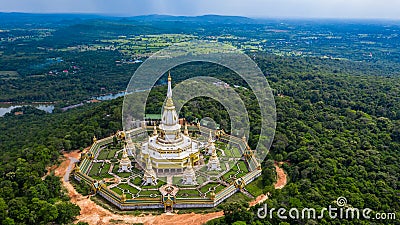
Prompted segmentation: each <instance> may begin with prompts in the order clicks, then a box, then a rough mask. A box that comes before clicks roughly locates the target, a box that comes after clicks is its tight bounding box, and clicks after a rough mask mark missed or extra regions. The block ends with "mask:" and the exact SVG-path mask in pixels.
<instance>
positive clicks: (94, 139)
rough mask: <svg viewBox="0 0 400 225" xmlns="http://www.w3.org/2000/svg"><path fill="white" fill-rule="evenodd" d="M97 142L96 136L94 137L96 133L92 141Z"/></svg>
mask: <svg viewBox="0 0 400 225" xmlns="http://www.w3.org/2000/svg"><path fill="white" fill-rule="evenodd" d="M96 142H97V138H96V135H94V136H93V143H96Z"/></svg>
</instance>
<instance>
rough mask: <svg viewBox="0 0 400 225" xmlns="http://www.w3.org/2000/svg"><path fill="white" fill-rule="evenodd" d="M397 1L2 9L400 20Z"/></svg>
mask: <svg viewBox="0 0 400 225" xmlns="http://www.w3.org/2000/svg"><path fill="white" fill-rule="evenodd" d="M399 8H400V1H396V0H381V1H375V0H347V1H346V0H330V1H328V0H320V1H316V0H282V1H279V2H278V1H272V0H248V1H241V0H229V1H228V0H219V1H215V0H214V1H212V0H203V1H190V2H189V1H185V0H168V1H163V0H147V1H146V2H143V1H140V2H139V1H137V0H115V1H112V2H110V1H107V0H86V1H79V0H69V1H66V0H61V1H52V0H35V1H32V0H19V1H7V0H0V11H1V12H5V13H7V12H16V13H41V14H94V15H106V16H116V17H129V16H142V15H155V14H157V15H171V16H201V15H223V16H244V17H249V18H260V19H268V18H294V19H296V18H298V19H302V18H304V19H313V18H315V19H392V20H398V19H400V15H399V13H398V9H399Z"/></svg>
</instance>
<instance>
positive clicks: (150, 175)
mask: <svg viewBox="0 0 400 225" xmlns="http://www.w3.org/2000/svg"><path fill="white" fill-rule="evenodd" d="M143 179H144V182H145V183H144V185H156V184H157V176H156V172H154V170H153V166H152V165H151V161H150V158H148V159H147V162H146V170H145V171H144V177H143Z"/></svg>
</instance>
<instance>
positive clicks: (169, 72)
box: [168, 70, 172, 81]
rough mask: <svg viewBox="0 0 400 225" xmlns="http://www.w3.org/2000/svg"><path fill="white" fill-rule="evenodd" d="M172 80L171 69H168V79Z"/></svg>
mask: <svg viewBox="0 0 400 225" xmlns="http://www.w3.org/2000/svg"><path fill="white" fill-rule="evenodd" d="M171 80H172V78H171V71H169V70H168V81H171Z"/></svg>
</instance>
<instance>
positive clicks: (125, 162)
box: [118, 148, 132, 173]
mask: <svg viewBox="0 0 400 225" xmlns="http://www.w3.org/2000/svg"><path fill="white" fill-rule="evenodd" d="M131 168H132V165H131V160H130V159H129V158H128V153H127V152H126V148H124V150H122V159H121V160H120V162H119V168H118V172H120V173H121V172H131Z"/></svg>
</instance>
